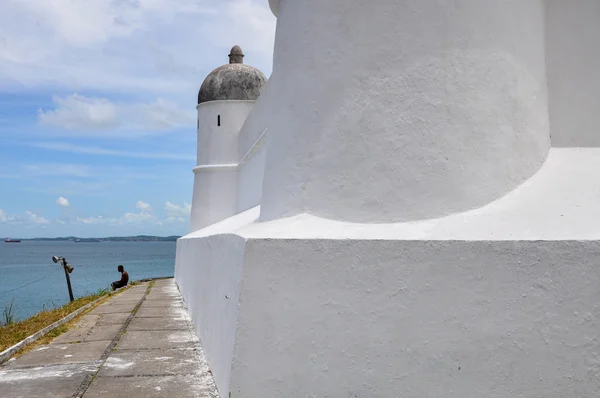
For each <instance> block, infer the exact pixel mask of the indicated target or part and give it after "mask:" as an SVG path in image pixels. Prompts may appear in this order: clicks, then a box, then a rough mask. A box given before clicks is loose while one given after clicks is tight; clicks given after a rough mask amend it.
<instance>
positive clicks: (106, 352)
mask: <svg viewBox="0 0 600 398" xmlns="http://www.w3.org/2000/svg"><path fill="white" fill-rule="evenodd" d="M150 290H152V286H148V288H147V289H146V291H145V292H144V295H143V296H142V298H141V299H140V300H139V301H138V303H137V304H136V305H135V307H134V308H133V311H131V314H130V315H129V316H128V317H127V320H126V321H125V323H124V324H123V326H121V329H119V331H118V333H117V334H116V335H115V337H114V338H113V339H112V341H111V342H110V344H109V345H108V347H106V350H104V353H103V354H102V356H101V357H100V361H101V363H100V366H99V367H98V370H97V371H96V372H94V373H93V374H90V375H87V376H86V378H85V379H84V380H83V381H82V382H81V384H80V385H79V387H78V388H77V391H75V393H73V398H80V397H83V395H84V394H85V392H86V391H87V389H88V388H89V387H90V384H92V381H93V380H94V377H96V375H97V374H98V372H100V369H102V366H104V364H105V363H106V360H107V359H108V357H109V356H110V353H111V351H112V349H113V348H115V347H116V345H117V343H119V340H121V336H123V333H124V332H125V331H126V330H127V327H128V326H129V324H130V323H131V321H132V320H133V317H134V316H135V314H136V313H137V310H138V309H139V308H140V307H141V306H142V303H143V302H144V300H146V296H148V293H149V292H150Z"/></svg>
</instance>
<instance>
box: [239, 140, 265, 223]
mask: <svg viewBox="0 0 600 398" xmlns="http://www.w3.org/2000/svg"><path fill="white" fill-rule="evenodd" d="M259 145H260V144H259ZM266 154H267V149H266V147H265V146H264V144H263V145H261V147H260V148H259V149H257V150H256V152H254V153H253V154H252V155H251V156H249V157H248V160H247V161H246V162H245V163H244V164H242V165H240V167H239V168H238V181H237V183H238V186H237V212H238V213H239V212H242V211H246V210H248V209H251V208H253V207H256V206H258V205H259V204H260V198H261V196H262V181H263V175H264V171H265V157H266Z"/></svg>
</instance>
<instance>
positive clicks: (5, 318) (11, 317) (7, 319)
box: [0, 298, 15, 326]
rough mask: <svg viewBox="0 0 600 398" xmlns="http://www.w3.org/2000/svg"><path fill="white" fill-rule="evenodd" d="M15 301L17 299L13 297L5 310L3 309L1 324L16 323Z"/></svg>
mask: <svg viewBox="0 0 600 398" xmlns="http://www.w3.org/2000/svg"><path fill="white" fill-rule="evenodd" d="M14 301H15V299H14V298H13V299H12V300H10V302H9V303H8V304H6V306H5V307H4V311H2V322H0V326H8V325H12V324H13V323H15V312H14V309H15V308H14Z"/></svg>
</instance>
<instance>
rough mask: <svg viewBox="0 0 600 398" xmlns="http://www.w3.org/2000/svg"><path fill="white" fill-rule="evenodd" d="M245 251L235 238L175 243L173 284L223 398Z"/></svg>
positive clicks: (198, 239)
mask: <svg viewBox="0 0 600 398" xmlns="http://www.w3.org/2000/svg"><path fill="white" fill-rule="evenodd" d="M244 246H245V240H244V239H243V238H240V237H238V236H234V235H217V236H211V237H205V238H192V237H185V238H182V239H179V240H178V242H177V260H176V265H175V280H176V281H177V284H178V285H179V289H180V291H181V292H182V296H183V299H184V300H185V302H186V304H187V306H188V311H189V313H190V314H192V320H193V322H194V326H195V330H196V333H197V334H198V337H199V339H200V340H201V341H202V347H203V349H204V352H205V354H206V356H207V358H210V361H209V364H210V368H211V370H212V373H213V376H214V380H215V383H216V385H217V388H218V389H219V391H220V392H221V396H222V397H227V392H226V391H228V388H229V379H230V374H231V361H232V357H233V347H234V341H235V334H236V331H237V319H238V313H239V301H240V298H239V297H240V289H241V283H242V263H243V256H244ZM224 391H225V392H224Z"/></svg>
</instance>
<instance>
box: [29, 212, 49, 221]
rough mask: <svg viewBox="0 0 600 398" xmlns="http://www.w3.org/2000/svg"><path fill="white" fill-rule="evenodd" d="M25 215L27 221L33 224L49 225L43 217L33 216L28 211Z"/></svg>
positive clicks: (33, 214)
mask: <svg viewBox="0 0 600 398" xmlns="http://www.w3.org/2000/svg"><path fill="white" fill-rule="evenodd" d="M25 214H26V215H27V220H28V221H29V222H32V223H34V224H48V223H49V221H48V220H46V219H45V218H44V217H41V216H38V215H37V214H35V213H33V212H31V211H29V210H28V211H26V212H25Z"/></svg>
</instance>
